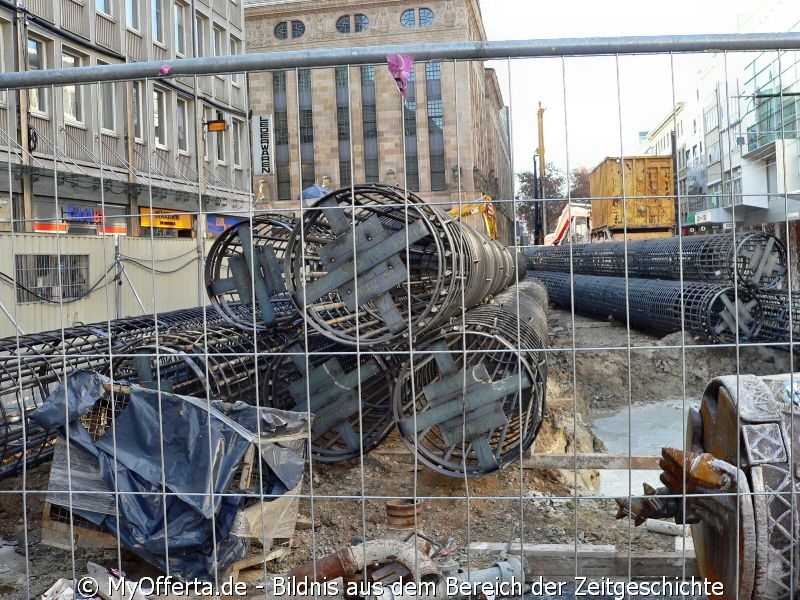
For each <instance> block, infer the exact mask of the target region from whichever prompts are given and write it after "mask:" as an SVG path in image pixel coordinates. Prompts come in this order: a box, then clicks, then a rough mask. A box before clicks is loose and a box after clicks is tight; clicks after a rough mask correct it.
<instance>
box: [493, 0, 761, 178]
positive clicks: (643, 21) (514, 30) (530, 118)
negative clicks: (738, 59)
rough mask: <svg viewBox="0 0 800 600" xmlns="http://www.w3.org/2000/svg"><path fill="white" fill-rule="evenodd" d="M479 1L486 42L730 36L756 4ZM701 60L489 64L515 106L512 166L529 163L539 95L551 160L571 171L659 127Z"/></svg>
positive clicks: (628, 147) (627, 149)
mask: <svg viewBox="0 0 800 600" xmlns="http://www.w3.org/2000/svg"><path fill="white" fill-rule="evenodd" d="M480 4H481V12H482V14H483V21H484V25H485V27H486V35H487V37H488V39H489V40H514V39H517V40H518V39H540V38H567V37H605V36H629V35H670V34H701V33H735V32H736V31H737V28H738V22H739V20H740V19H741V18H742V15H744V14H746V13H747V11H748V10H749V9H750V8H752V6H753V5H754V4H757V2H754V0H670V2H656V3H645V2H641V0H639V1H633V0H625V1H613V0H612V1H610V2H609V1H606V2H597V1H596V0H593V1H589V0H557V1H556V2H548V3H544V2H536V1H534V0H481V1H480ZM702 60H703V59H702V57H700V56H692V57H687V56H685V55H684V56H679V55H675V56H673V57H672V59H671V58H670V56H669V55H663V56H621V57H619V61H618V63H617V60H616V59H615V58H614V57H597V58H587V57H573V58H567V59H564V60H563V61H562V59H560V58H558V59H555V58H545V59H520V60H512V61H511V62H510V66H509V64H508V62H507V61H495V62H493V63H489V64H487V66H492V67H494V68H495V69H496V70H497V73H498V78H499V80H500V85H501V88H502V89H503V95H504V97H505V101H506V103H507V104H509V105H510V107H511V111H512V137H513V151H514V164H515V171H516V172H520V171H523V170H528V169H530V168H531V166H532V160H533V159H532V156H533V153H534V151H535V149H536V148H537V146H538V139H537V135H538V134H537V124H536V109H537V106H538V103H539V102H541V103H542V105H543V106H544V107H545V109H546V110H545V113H544V131H545V155H546V160H547V162H553V163H555V164H556V165H557V166H559V167H560V168H562V169H564V168H566V167H567V160H569V168H570V169H572V168H574V167H577V166H581V165H583V166H587V167H589V168H592V167H594V166H595V165H597V164H598V163H599V162H600V161H601V160H602V159H603V158H604V157H605V156H613V155H617V156H618V155H619V154H620V153H621V152H622V153H627V154H632V153H635V152H636V151H637V149H638V132H639V131H643V130H649V129H653V128H655V126H656V125H657V124H658V122H659V121H660V120H661V119H663V118H664V117H666V116H667V115H668V114H669V112H670V111H671V109H672V106H673V100H674V101H676V102H677V101H681V100H682V99H683V97H682V96H685V95H686V93H687V92H685V91H684V90H691V89H692V85H691V82H692V81H693V80H694V79H695V74H696V72H697V69H698V68H699V66H700V64H701V61H702ZM509 67H510V68H509ZM617 71H619V77H617ZM509 79H510V84H509ZM673 79H674V81H675V82H676V84H675V86H674V89H675V92H674V93H673ZM687 82H688V83H687ZM509 85H510V87H509ZM565 88H566V100H565ZM673 96H674V98H673ZM620 115H621V116H620ZM567 155H569V159H567Z"/></svg>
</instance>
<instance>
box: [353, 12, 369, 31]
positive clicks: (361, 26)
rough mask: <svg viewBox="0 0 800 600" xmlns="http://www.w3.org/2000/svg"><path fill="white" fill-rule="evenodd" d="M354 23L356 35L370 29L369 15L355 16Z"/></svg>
mask: <svg viewBox="0 0 800 600" xmlns="http://www.w3.org/2000/svg"><path fill="white" fill-rule="evenodd" d="M353 23H354V24H355V30H356V33H360V32H362V31H366V30H367V29H368V28H369V19H368V18H367V15H361V14H356V15H353Z"/></svg>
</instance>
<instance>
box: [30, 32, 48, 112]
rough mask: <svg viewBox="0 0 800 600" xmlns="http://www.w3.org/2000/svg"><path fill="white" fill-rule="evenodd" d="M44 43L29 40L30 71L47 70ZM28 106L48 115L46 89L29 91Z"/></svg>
mask: <svg viewBox="0 0 800 600" xmlns="http://www.w3.org/2000/svg"><path fill="white" fill-rule="evenodd" d="M44 50H45V45H44V42H40V41H39V40H36V39H33V38H28V70H29V71H39V70H42V69H46V68H47V57H46V56H45V53H44ZM28 106H29V107H30V109H31V110H32V111H34V112H38V113H44V114H46V113H47V92H46V90H45V88H33V89H31V90H28Z"/></svg>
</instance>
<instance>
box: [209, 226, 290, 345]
mask: <svg viewBox="0 0 800 600" xmlns="http://www.w3.org/2000/svg"><path fill="white" fill-rule="evenodd" d="M296 224H297V219H295V218H293V217H289V216H285V215H280V214H273V213H269V214H260V215H257V216H255V217H253V219H252V220H247V221H242V222H241V223H238V224H236V225H234V226H232V227H230V228H228V229H227V230H226V231H225V232H224V233H223V234H222V235H220V236H219V237H218V238H217V239H216V240H215V241H214V244H213V245H212V246H211V249H210V250H209V252H208V258H207V259H206V269H205V285H206V292H207V294H208V297H209V299H210V300H211V304H212V305H213V306H214V308H216V309H217V311H219V314H220V315H222V317H223V318H224V319H225V320H226V321H227V322H228V323H230V324H231V325H234V326H235V327H239V328H242V329H245V330H253V329H255V330H258V331H263V330H265V329H269V328H271V327H275V326H277V325H279V324H281V323H283V322H285V321H286V320H288V319H291V318H292V317H294V316H296V314H297V311H296V309H295V307H294V305H293V304H292V301H291V299H290V298H289V297H288V294H287V293H286V285H285V283H284V280H283V269H284V264H283V263H284V259H285V256H286V246H287V244H288V242H289V238H290V236H291V233H292V230H293V229H294V227H295V225H296Z"/></svg>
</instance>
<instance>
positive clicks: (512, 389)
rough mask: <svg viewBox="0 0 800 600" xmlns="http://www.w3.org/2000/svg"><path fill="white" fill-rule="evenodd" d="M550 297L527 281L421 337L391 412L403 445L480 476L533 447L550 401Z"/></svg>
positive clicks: (451, 469) (445, 466)
mask: <svg viewBox="0 0 800 600" xmlns="http://www.w3.org/2000/svg"><path fill="white" fill-rule="evenodd" d="M546 311H547V293H546V291H545V290H544V288H543V286H542V285H540V284H539V283H538V282H534V281H526V282H523V283H520V284H519V285H517V286H514V287H511V288H509V289H508V290H506V291H505V292H503V293H501V294H498V295H497V296H496V297H495V300H494V301H493V302H492V303H489V304H484V305H481V306H478V307H476V308H473V309H472V310H469V311H467V313H466V314H465V315H464V322H463V327H462V323H460V322H459V321H460V319H454V322H453V324H452V325H451V326H449V327H447V328H444V329H443V330H442V331H441V332H440V333H438V334H435V335H432V336H430V337H428V338H427V339H426V340H424V341H423V342H422V343H421V344H420V345H419V346H418V350H416V351H415V353H414V359H413V362H410V363H407V364H405V365H404V367H403V369H402V371H401V373H400V375H399V377H398V379H397V384H396V386H395V389H394V398H393V410H394V416H395V420H396V421H397V423H398V427H399V430H400V433H401V435H402V437H403V441H404V442H405V444H406V446H407V447H408V448H409V449H410V450H411V451H412V452H416V453H417V455H418V456H419V459H420V460H421V461H422V462H423V463H424V464H426V465H428V466H429V467H431V468H432V469H434V470H436V471H438V472H440V473H443V474H445V475H450V476H465V475H466V476H467V477H480V476H483V475H486V474H488V473H492V472H494V471H496V470H498V469H501V468H503V467H505V466H507V465H508V464H510V463H511V462H513V461H514V460H517V459H518V458H519V457H521V456H522V454H523V453H524V452H525V451H526V450H527V449H528V448H530V446H531V444H532V443H533V441H534V439H535V437H536V434H537V432H538V429H539V426H540V425H541V422H542V414H543V411H544V404H545V388H546V383H547V363H546V359H545V349H546V347H547V340H548V336H547V312H546Z"/></svg>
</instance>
